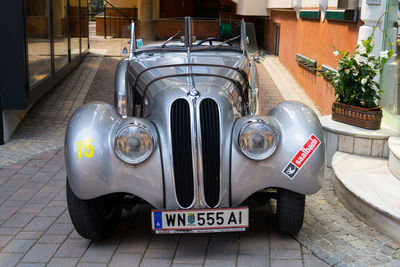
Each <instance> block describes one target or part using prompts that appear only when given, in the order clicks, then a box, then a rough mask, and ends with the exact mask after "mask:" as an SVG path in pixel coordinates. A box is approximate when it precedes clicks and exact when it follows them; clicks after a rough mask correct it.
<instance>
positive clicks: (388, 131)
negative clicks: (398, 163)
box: [319, 115, 399, 167]
mask: <svg viewBox="0 0 400 267" xmlns="http://www.w3.org/2000/svg"><path fill="white" fill-rule="evenodd" d="M319 119H320V121H321V125H322V127H323V129H324V134H325V137H326V138H325V140H326V156H325V158H326V165H327V166H328V167H332V157H333V155H334V154H335V152H336V151H341V152H346V153H350V154H356V155H363V156H372V157H384V158H388V157H389V148H388V139H389V137H391V136H398V135H399V132H396V131H395V130H394V129H392V128H391V127H390V126H388V125H387V124H385V123H384V122H382V124H381V128H380V129H379V130H367V129H363V128H360V127H356V126H353V125H349V124H345V123H341V122H337V121H334V120H332V116H331V115H327V116H323V117H320V118H319Z"/></svg>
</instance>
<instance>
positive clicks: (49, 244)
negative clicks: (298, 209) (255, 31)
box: [0, 53, 400, 266]
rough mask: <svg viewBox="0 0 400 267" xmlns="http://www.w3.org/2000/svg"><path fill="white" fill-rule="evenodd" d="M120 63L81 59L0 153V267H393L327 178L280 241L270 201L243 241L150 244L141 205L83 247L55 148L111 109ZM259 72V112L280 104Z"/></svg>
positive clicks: (399, 255) (208, 237)
mask: <svg viewBox="0 0 400 267" xmlns="http://www.w3.org/2000/svg"><path fill="white" fill-rule="evenodd" d="M103 54H104V53H103ZM119 59H120V58H118V57H103V55H102V54H100V55H95V56H89V57H87V58H86V59H85V62H84V64H82V65H81V66H80V67H79V68H78V70H76V71H75V72H74V73H73V74H72V75H70V76H69V77H68V78H67V79H66V80H64V81H63V82H62V83H61V84H60V85H59V87H57V88H56V89H55V90H53V91H52V92H50V93H48V94H47V95H46V96H45V97H44V98H43V99H41V100H40V102H38V104H37V105H35V106H34V107H33V108H32V109H31V111H30V113H29V114H28V116H27V117H26V119H25V120H24V122H23V123H22V124H21V127H20V128H19V129H18V130H17V133H16V137H14V138H13V140H12V142H10V143H9V144H8V145H6V146H1V147H0V152H1V156H0V166H3V167H2V168H1V169H0V266H44V265H48V266H90V265H93V266H154V265H158V266H329V265H335V266H371V265H377V266H400V261H399V259H400V245H399V244H397V243H396V242H394V241H392V240H390V238H388V237H387V236H385V235H382V234H380V233H378V232H376V231H374V230H373V229H371V228H370V227H368V226H367V225H365V224H364V223H363V222H361V221H359V220H358V219H357V218H355V217H354V216H353V215H352V214H351V213H349V212H348V211H347V210H346V209H345V208H344V207H343V205H341V204H340V202H339V201H338V199H337V198H336V196H335V194H334V192H333V189H332V187H331V183H330V179H331V177H332V171H331V170H329V169H328V170H326V174H325V179H324V181H323V189H322V190H320V191H319V192H318V193H317V194H314V195H312V196H309V197H307V201H306V212H305V220H304V226H303V229H302V230H301V231H300V233H299V234H298V235H297V236H294V237H291V236H288V235H283V234H280V233H279V232H278V230H277V228H276V225H275V221H274V215H273V212H272V210H273V209H274V203H273V202H271V203H270V205H260V204H258V203H256V202H249V203H247V204H248V205H249V206H250V208H251V213H250V222H251V223H250V229H249V231H247V232H243V233H221V234H198V235H191V234H188V235H186V234H185V235H154V234H152V233H151V231H150V229H151V228H150V210H151V207H150V206H149V205H145V204H142V205H138V206H136V207H135V208H134V209H133V211H131V212H129V213H128V212H124V213H123V215H122V219H121V223H120V225H119V227H118V230H117V231H116V233H115V234H114V235H113V236H112V237H111V238H109V239H107V240H105V241H103V242H91V241H89V240H85V239H83V238H81V237H80V236H79V235H78V234H77V233H76V231H75V230H74V229H73V225H72V224H71V221H70V218H69V214H68V211H67V208H66V197H65V176H66V172H65V167H64V159H63V151H62V149H59V148H61V147H62V142H63V135H64V131H65V125H66V123H67V121H68V118H69V117H70V115H71V114H72V112H73V111H74V110H75V109H76V108H77V107H78V106H79V105H81V104H82V103H85V102H89V101H93V100H101V101H104V102H108V103H112V102H113V81H114V70H115V67H116V65H117V63H118V61H119ZM258 73H259V76H260V94H261V99H262V105H261V111H262V112H263V113H266V112H267V111H268V110H269V109H270V108H271V107H272V106H273V105H275V104H276V103H277V102H279V101H282V100H283V97H282V94H281V93H280V92H279V90H278V89H277V87H276V86H275V84H274V82H273V80H272V79H271V77H270V76H269V74H268V72H267V71H266V70H265V69H264V68H263V67H262V66H261V65H260V64H259V65H258ZM63 90H66V91H65V92H64V91H63ZM49 105H50V108H49ZM35 143H37V145H35ZM54 148H56V149H54ZM43 151H45V152H43ZM21 160H22V161H21ZM10 162H14V163H13V164H10Z"/></svg>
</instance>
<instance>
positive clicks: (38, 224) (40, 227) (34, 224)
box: [24, 217, 57, 232]
mask: <svg viewBox="0 0 400 267" xmlns="http://www.w3.org/2000/svg"><path fill="white" fill-rule="evenodd" d="M56 219H57V217H35V218H33V219H32V221H31V222H30V223H29V224H28V225H27V226H25V228H24V231H31V232H34V231H46V230H47V229H48V228H49V227H50V225H51V224H52V223H53V222H54V221H55V220H56Z"/></svg>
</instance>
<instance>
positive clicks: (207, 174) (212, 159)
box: [200, 98, 220, 207]
mask: <svg viewBox="0 0 400 267" xmlns="http://www.w3.org/2000/svg"><path fill="white" fill-rule="evenodd" d="M200 126H201V142H202V152H203V178H204V194H205V199H206V202H207V204H208V205H209V206H210V207H215V206H216V205H217V204H218V202H219V191H220V137H219V136H220V128H219V111H218V105H217V103H215V101H214V100H212V99H209V98H207V99H205V100H203V101H202V102H201V104H200Z"/></svg>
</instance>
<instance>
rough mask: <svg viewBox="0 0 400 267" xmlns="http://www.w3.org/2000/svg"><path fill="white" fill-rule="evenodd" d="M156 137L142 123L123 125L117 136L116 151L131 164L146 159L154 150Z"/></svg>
mask: <svg viewBox="0 0 400 267" xmlns="http://www.w3.org/2000/svg"><path fill="white" fill-rule="evenodd" d="M153 146H154V139H153V136H152V135H151V133H150V130H149V129H148V128H147V127H146V126H144V125H141V124H137V123H135V124H128V125H125V126H124V127H122V128H121V129H120V130H119V131H118V132H117V135H116V138H115V152H116V153H117V155H118V157H119V158H120V159H121V160H123V161H125V162H127V163H131V164H139V163H141V162H143V161H145V160H146V159H147V158H148V157H149V156H150V154H151V152H152V151H153Z"/></svg>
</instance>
